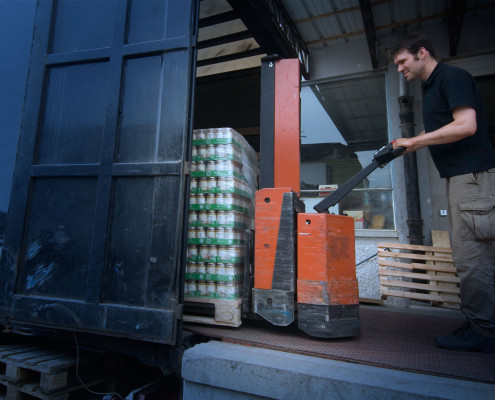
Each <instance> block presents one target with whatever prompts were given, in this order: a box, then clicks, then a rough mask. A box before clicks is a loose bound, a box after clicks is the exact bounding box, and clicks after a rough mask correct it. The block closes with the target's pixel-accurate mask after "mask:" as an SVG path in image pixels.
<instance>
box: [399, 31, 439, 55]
mask: <svg viewBox="0 0 495 400" xmlns="http://www.w3.org/2000/svg"><path fill="white" fill-rule="evenodd" d="M421 47H424V48H425V49H426V50H428V53H430V55H431V56H432V57H433V58H435V49H434V47H433V44H432V43H431V41H430V39H428V38H427V37H424V36H420V35H408V36H405V37H403V38H402V39H401V40H400V41H399V43H397V45H396V46H394V47H392V49H391V50H390V54H391V56H392V57H393V56H395V55H396V54H397V53H400V52H401V51H402V50H407V51H408V52H409V53H411V54H416V53H417V52H418V51H419V49H420V48H421Z"/></svg>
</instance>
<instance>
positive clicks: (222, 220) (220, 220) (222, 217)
mask: <svg viewBox="0 0 495 400" xmlns="http://www.w3.org/2000/svg"><path fill="white" fill-rule="evenodd" d="M225 215H226V212H225V211H218V212H217V222H218V224H219V225H226V223H225V220H226V219H225Z"/></svg>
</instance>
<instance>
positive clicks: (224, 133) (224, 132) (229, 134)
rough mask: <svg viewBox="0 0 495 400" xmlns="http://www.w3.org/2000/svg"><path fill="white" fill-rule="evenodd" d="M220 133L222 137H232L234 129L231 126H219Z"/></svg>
mask: <svg viewBox="0 0 495 400" xmlns="http://www.w3.org/2000/svg"><path fill="white" fill-rule="evenodd" d="M218 135H221V136H219V138H221V139H230V138H232V131H231V130H230V128H218Z"/></svg>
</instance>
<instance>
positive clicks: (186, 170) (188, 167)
mask: <svg viewBox="0 0 495 400" xmlns="http://www.w3.org/2000/svg"><path fill="white" fill-rule="evenodd" d="M183 169H184V172H183V173H184V175H189V174H190V173H191V163H190V162H189V161H186V162H185V163H184V168H183Z"/></svg>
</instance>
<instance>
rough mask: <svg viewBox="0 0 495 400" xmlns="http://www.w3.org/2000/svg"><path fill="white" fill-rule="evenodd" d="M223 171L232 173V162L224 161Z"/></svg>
mask: <svg viewBox="0 0 495 400" xmlns="http://www.w3.org/2000/svg"><path fill="white" fill-rule="evenodd" d="M223 169H224V170H225V171H233V170H234V162H233V161H232V160H224V162H223Z"/></svg>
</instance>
